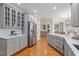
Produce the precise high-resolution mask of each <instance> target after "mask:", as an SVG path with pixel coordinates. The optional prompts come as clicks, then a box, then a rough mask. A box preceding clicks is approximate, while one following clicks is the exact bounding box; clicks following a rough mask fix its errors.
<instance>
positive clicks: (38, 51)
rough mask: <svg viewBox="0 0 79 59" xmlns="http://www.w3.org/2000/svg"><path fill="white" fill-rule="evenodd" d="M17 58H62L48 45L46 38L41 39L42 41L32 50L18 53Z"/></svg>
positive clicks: (27, 49)
mask: <svg viewBox="0 0 79 59" xmlns="http://www.w3.org/2000/svg"><path fill="white" fill-rule="evenodd" d="M15 56H62V54H60V53H59V52H58V51H56V50H55V49H54V48H52V47H51V46H49V45H48V44H47V39H46V37H41V40H40V41H38V42H37V44H36V45H34V46H32V47H31V48H25V49H24V50H22V51H20V52H19V53H16V54H15Z"/></svg>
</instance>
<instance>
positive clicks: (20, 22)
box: [0, 3, 24, 28]
mask: <svg viewBox="0 0 79 59" xmlns="http://www.w3.org/2000/svg"><path fill="white" fill-rule="evenodd" d="M0 28H24V11H23V10H21V9H19V8H15V7H13V6H12V5H9V4H5V3H2V4H1V5H0Z"/></svg>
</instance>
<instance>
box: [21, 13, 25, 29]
mask: <svg viewBox="0 0 79 59" xmlns="http://www.w3.org/2000/svg"><path fill="white" fill-rule="evenodd" d="M21 27H22V28H24V14H23V13H22V14H21Z"/></svg>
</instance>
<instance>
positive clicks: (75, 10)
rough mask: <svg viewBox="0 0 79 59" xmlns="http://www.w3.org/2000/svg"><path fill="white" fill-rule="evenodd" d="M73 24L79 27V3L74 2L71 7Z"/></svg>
mask: <svg viewBox="0 0 79 59" xmlns="http://www.w3.org/2000/svg"><path fill="white" fill-rule="evenodd" d="M71 25H72V26H73V27H79V3H73V4H72V7H71Z"/></svg>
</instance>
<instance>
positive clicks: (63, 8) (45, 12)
mask: <svg viewBox="0 0 79 59" xmlns="http://www.w3.org/2000/svg"><path fill="white" fill-rule="evenodd" d="M11 4H12V5H14V6H16V7H20V8H22V9H24V10H27V11H28V12H30V13H34V12H33V11H34V10H37V12H36V14H37V15H39V16H41V18H42V19H51V18H53V17H60V18H62V17H66V16H68V14H69V13H70V12H71V6H70V4H69V3H21V4H17V3H11ZM54 6H55V7H57V9H56V10H53V7H54ZM70 14H71V13H70Z"/></svg>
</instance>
